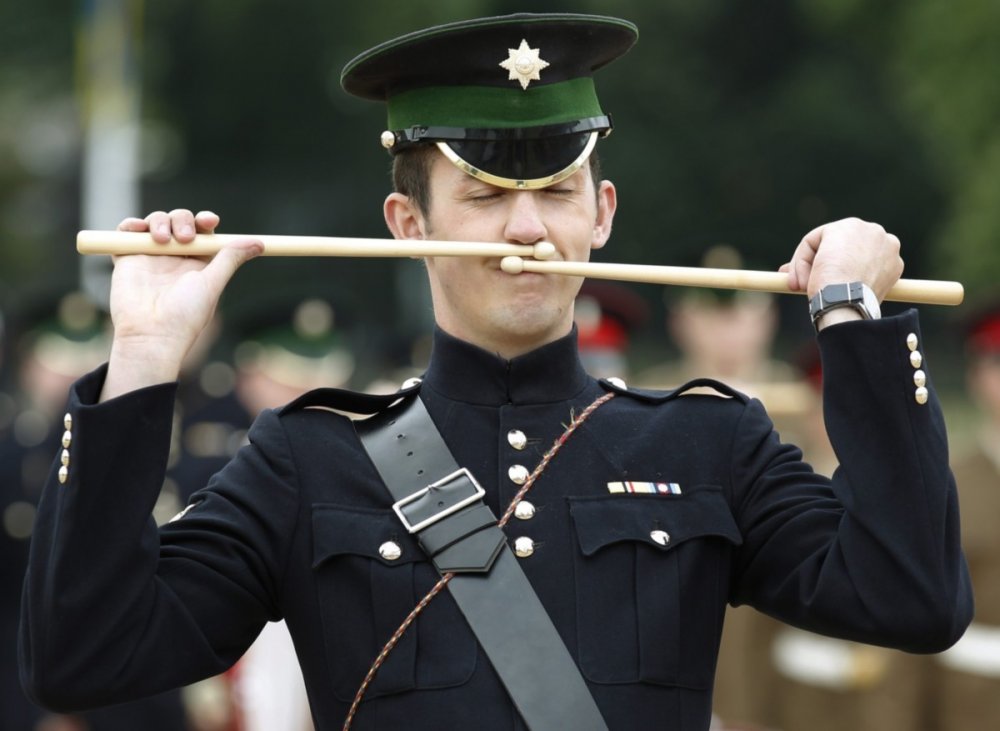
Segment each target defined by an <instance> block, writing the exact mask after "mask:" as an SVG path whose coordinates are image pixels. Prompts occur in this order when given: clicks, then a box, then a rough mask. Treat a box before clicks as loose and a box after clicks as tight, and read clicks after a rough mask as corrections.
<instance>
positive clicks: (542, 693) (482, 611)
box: [355, 395, 607, 731]
mask: <svg viewBox="0 0 1000 731" xmlns="http://www.w3.org/2000/svg"><path fill="white" fill-rule="evenodd" d="M355 428H356V429H357V432H358V435H359V436H360V438H361V441H362V443H363V444H364V446H365V449H366V450H367V451H368V454H369V456H370V457H371V459H372V461H373V462H374V463H375V467H376V468H377V469H378V472H379V475H380V476H381V477H382V480H383V482H384V483H385V486H386V487H387V488H388V490H389V492H390V494H391V495H392V499H393V500H394V504H393V510H394V511H395V512H396V514H397V515H398V516H399V519H400V521H401V522H402V523H403V525H404V526H405V527H406V529H407V530H408V531H409V532H410V533H412V534H414V535H415V536H416V537H417V540H418V541H419V543H420V546H421V547H422V548H423V549H424V551H426V552H427V555H428V556H429V557H430V559H431V561H432V562H433V563H434V565H435V567H436V568H437V570H438V571H439V572H441V573H442V574H445V573H455V574H456V576H454V578H452V579H451V581H450V583H449V584H448V589H449V590H450V591H451V595H452V598H453V599H454V600H455V603H456V604H457V605H458V608H459V609H460V610H461V612H462V614H463V615H464V616H465V619H466V621H467V622H468V623H469V627H470V628H471V629H472V631H473V633H474V634H475V635H476V639H477V640H478V641H479V644H480V645H481V646H482V648H483V650H484V652H485V653H486V655H487V657H489V659H490V662H491V663H492V664H493V668H494V669H495V670H496V672H497V675H498V676H499V677H500V680H501V682H502V683H503V684H504V687H505V688H506V689H507V693H508V694H509V695H510V697H511V700H513V702H514V705H515V706H516V708H517V710H518V712H519V713H520V714H521V717H522V718H523V719H524V722H525V724H526V725H527V726H528V728H529V729H532V731H550V730H551V729H561V728H567V729H574V731H576V730H579V731H607V724H605V722H604V719H603V718H602V717H601V713H600V711H599V710H598V708H597V704H596V703H595V702H594V699H593V696H591V694H590V691H589V689H588V688H587V684H586V683H585V682H584V680H583V677H582V676H581V675H580V670H579V668H577V666H576V663H575V662H574V661H573V658H572V657H571V656H570V654H569V650H567V649H566V645H565V644H564V643H563V641H562V638H561V637H560V636H559V633H558V632H557V631H556V628H555V626H554V625H553V624H552V620H551V619H550V618H549V615H548V613H547V612H546V611H545V608H544V607H543V606H542V603H541V601H540V600H539V599H538V595H537V594H535V590H534V589H533V588H532V586H531V584H530V583H529V582H528V578H527V577H526V576H525V575H524V571H523V570H522V569H521V566H520V564H519V563H518V561H517V559H516V558H515V557H514V554H513V553H512V552H511V550H510V548H509V547H508V545H507V539H506V536H505V535H504V533H503V531H502V530H500V528H499V527H498V526H497V519H496V517H495V516H494V515H493V511H492V510H490V508H489V507H488V506H487V505H486V504H485V503H483V500H482V499H483V495H484V494H485V492H484V490H483V488H482V487H480V485H479V483H478V482H476V479H475V478H474V477H473V476H472V474H471V473H470V472H469V470H467V469H465V468H460V467H459V466H458V465H457V464H456V463H455V459H454V457H453V456H452V454H451V450H449V449H448V445H447V444H445V442H444V439H443V438H442V437H441V434H440V433H439V432H438V430H437V427H435V426H434V422H433V421H432V420H431V417H430V414H428V413H427V409H426V408H425V407H424V404H423V401H421V400H420V398H419V396H417V395H414V396H412V397H409V398H407V399H404V400H403V401H402V402H400V403H399V404H396V405H394V406H393V407H391V408H389V409H387V410H386V411H383V412H381V413H379V414H376V415H375V416H373V417H372V418H370V419H367V420H365V421H358V422H355Z"/></svg>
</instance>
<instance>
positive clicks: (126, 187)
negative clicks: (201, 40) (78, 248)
mask: <svg viewBox="0 0 1000 731" xmlns="http://www.w3.org/2000/svg"><path fill="white" fill-rule="evenodd" d="M79 8H80V17H79V28H78V38H77V74H78V94H79V103H80V113H81V126H82V131H83V144H82V152H81V155H82V160H81V184H80V193H81V201H80V217H81V221H80V223H81V228H114V227H115V226H116V225H117V223H118V222H119V221H120V220H121V219H123V218H125V217H126V216H134V215H138V211H139V178H140V164H139V147H140V138H139V136H140V124H141V122H140V102H141V71H140V63H139V48H140V41H141V37H142V3H141V0H81V2H80V5H79ZM110 278H111V260H110V257H81V258H80V284H81V287H82V289H83V290H84V291H86V292H87V293H88V294H89V295H90V296H91V297H92V298H93V299H94V300H95V301H96V302H97V303H99V304H101V305H105V306H106V303H107V299H108V290H109V288H110Z"/></svg>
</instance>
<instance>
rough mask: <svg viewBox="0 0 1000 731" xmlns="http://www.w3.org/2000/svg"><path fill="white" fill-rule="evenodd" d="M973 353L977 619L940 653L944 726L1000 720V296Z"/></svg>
mask: <svg viewBox="0 0 1000 731" xmlns="http://www.w3.org/2000/svg"><path fill="white" fill-rule="evenodd" d="M966 354H967V358H968V367H967V371H966V378H967V384H968V389H969V395H970V396H971V398H972V401H973V403H974V404H976V406H977V407H978V409H979V412H980V414H981V419H982V421H981V424H980V425H979V428H978V431H977V434H976V439H975V441H974V443H973V444H972V445H971V448H970V449H968V450H967V453H966V454H963V455H959V456H958V457H957V458H956V459H955V463H954V468H953V469H954V472H955V479H956V481H957V483H958V491H959V495H960V496H961V499H962V501H963V502H962V505H963V514H962V543H963V546H964V547H965V552H966V556H967V557H968V562H969V571H970V572H971V574H972V585H973V588H974V590H975V595H976V618H975V621H974V622H973V623H972V625H971V626H970V627H969V629H968V630H967V631H966V633H965V635H964V636H963V637H962V639H961V640H959V641H958V644H956V645H955V646H954V647H953V648H951V649H950V650H948V651H947V652H945V653H943V654H942V655H940V656H938V658H936V659H937V661H938V666H939V667H938V674H937V676H936V683H937V686H938V688H939V693H940V702H941V707H940V726H939V728H940V729H942V730H943V731H951V729H971V728H986V727H991V728H992V727H994V726H995V725H996V724H997V723H1000V721H998V719H1000V530H998V528H997V526H998V525H1000V303H994V304H993V305H991V306H990V307H987V308H985V309H983V310H982V311H980V312H979V313H978V314H977V316H976V317H974V318H973V320H972V322H971V324H970V326H969V327H968V329H967V331H966Z"/></svg>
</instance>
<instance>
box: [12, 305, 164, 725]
mask: <svg viewBox="0 0 1000 731" xmlns="http://www.w3.org/2000/svg"><path fill="white" fill-rule="evenodd" d="M42 299H43V301H42V302H41V303H36V304H31V305H29V306H27V307H26V308H25V309H24V310H23V311H22V313H21V314H20V316H19V317H17V318H16V319H15V328H16V330H15V328H12V330H15V332H12V333H11V335H12V337H16V338H17V342H16V343H12V347H11V349H10V351H11V352H12V353H13V354H14V357H12V358H11V361H12V362H11V363H10V367H11V370H12V373H13V376H12V377H16V380H17V385H18V389H19V390H18V393H17V394H16V397H17V398H16V400H17V401H18V402H19V403H18V405H17V414H16V417H15V418H14V420H13V423H12V428H11V430H10V434H9V436H8V438H7V439H5V440H4V441H3V442H2V443H0V514H2V517H3V522H2V526H0V698H2V701H3V710H2V712H0V729H2V730H3V731H7V730H8V729H9V730H10V731H26V730H28V729H33V728H35V725H34V724H35V723H39V724H42V725H41V726H40V727H39V728H45V729H52V730H53V731H55V730H57V729H58V730H60V731H61V730H63V729H66V730H69V729H74V730H75V729H82V730H85V731H132V729H136V728H140V727H141V728H143V729H147V730H150V731H152V730H157V729H159V730H162V731H181V730H182V729H183V728H184V721H183V713H182V708H181V704H180V695H179V693H177V692H176V691H171V692H169V693H166V694H164V695H162V696H157V697H156V698H153V699H149V700H146V701H138V702H135V703H129V704H124V705H121V706H115V707H112V708H106V709H99V710H96V711H92V712H90V713H88V714H85V715H83V716H81V717H74V718H69V717H63V716H58V717H57V716H51V715H49V714H45V713H43V712H42V711H41V710H40V709H37V708H36V707H35V706H34V705H33V704H31V703H30V702H29V701H28V700H27V698H26V697H25V696H24V693H23V691H22V690H21V687H20V683H19V682H18V678H17V665H16V658H17V651H16V645H15V641H16V637H17V623H18V615H19V603H20V595H21V583H22V581H23V578H24V568H25V566H26V565H27V563H28V544H29V541H28V539H29V538H30V537H31V533H32V529H33V527H34V525H33V524H34V518H35V511H36V507H37V504H38V500H39V497H40V496H41V492H42V485H43V484H44V483H45V479H46V477H47V476H48V473H49V468H50V465H51V463H52V455H53V454H54V453H56V452H57V451H58V449H59V443H60V440H61V439H62V438H63V432H64V429H63V424H62V423H61V420H60V418H59V417H60V416H61V414H62V410H63V405H64V404H65V400H66V389H67V388H68V387H69V385H70V384H72V383H73V381H75V380H76V379H77V378H79V377H80V375H82V374H83V373H86V372H87V371H89V370H91V369H93V368H95V367H96V366H97V365H99V364H100V363H101V362H102V361H103V360H104V359H105V358H107V354H108V347H109V344H110V338H109V333H108V331H107V322H106V318H105V317H104V316H103V315H102V313H101V312H100V311H99V310H98V309H97V308H96V307H95V306H94V305H93V303H92V302H91V301H90V300H88V299H87V298H86V296H85V295H83V294H81V293H78V292H73V293H70V294H67V295H65V296H63V297H61V298H57V299H53V298H52V297H44V298H42Z"/></svg>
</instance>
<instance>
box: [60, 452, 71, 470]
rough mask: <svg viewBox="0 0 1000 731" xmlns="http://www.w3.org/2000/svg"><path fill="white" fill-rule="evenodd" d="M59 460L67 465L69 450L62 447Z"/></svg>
mask: <svg viewBox="0 0 1000 731" xmlns="http://www.w3.org/2000/svg"><path fill="white" fill-rule="evenodd" d="M59 461H60V462H62V463H63V465H64V466H66V467H69V450H68V449H64V450H63V451H62V454H61V455H59Z"/></svg>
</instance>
